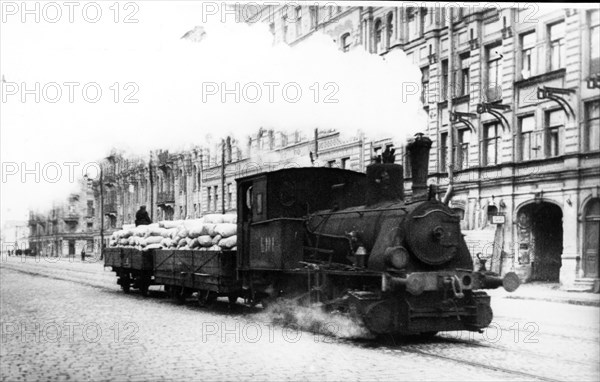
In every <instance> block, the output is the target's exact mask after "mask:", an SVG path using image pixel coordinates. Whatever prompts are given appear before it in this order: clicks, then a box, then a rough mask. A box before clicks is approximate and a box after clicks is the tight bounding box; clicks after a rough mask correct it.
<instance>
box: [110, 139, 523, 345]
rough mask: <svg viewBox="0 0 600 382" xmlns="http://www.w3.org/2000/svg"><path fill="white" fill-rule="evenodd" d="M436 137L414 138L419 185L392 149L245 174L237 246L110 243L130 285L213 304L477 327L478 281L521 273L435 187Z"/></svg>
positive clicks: (387, 325)
mask: <svg viewBox="0 0 600 382" xmlns="http://www.w3.org/2000/svg"><path fill="white" fill-rule="evenodd" d="M430 147H431V140H430V139H429V138H427V137H425V136H422V135H417V136H416V137H415V139H414V140H413V141H412V142H410V143H409V145H408V147H407V148H408V153H409V155H410V163H411V170H412V195H411V197H410V198H408V197H405V195H404V186H403V184H404V179H403V168H402V166H401V165H399V164H396V163H394V155H393V152H390V151H386V153H384V155H383V156H382V157H381V158H379V160H378V161H376V163H373V164H371V165H370V166H368V167H367V171H366V174H364V173H359V172H354V171H348V170H342V169H335V168H314V167H311V168H290V169H283V170H278V171H273V172H267V173H261V174H257V175H252V176H247V177H244V178H240V179H237V180H236V182H237V196H238V197H237V214H238V220H237V225H238V228H237V240H238V245H237V251H198V250H151V251H147V252H142V251H137V250H134V249H125V248H110V249H106V250H105V251H106V252H105V259H106V260H105V265H106V266H111V267H112V268H113V270H114V271H115V272H116V273H117V275H118V276H119V281H118V283H119V284H120V285H121V286H122V287H123V289H124V290H125V289H126V290H129V288H130V287H132V286H133V287H134V288H139V289H140V290H142V291H145V290H147V288H148V286H149V285H151V284H158V285H164V286H165V290H167V291H168V292H169V293H171V294H172V295H173V296H174V297H176V298H178V299H180V300H183V299H185V298H186V297H189V296H191V294H192V293H196V295H197V297H198V300H199V301H200V302H201V303H203V304H205V303H207V302H210V301H212V300H214V299H216V298H217V297H218V296H227V297H229V299H230V302H232V303H233V302H235V301H237V300H238V298H240V297H242V298H244V299H245V300H246V301H248V302H250V303H254V304H258V303H261V304H262V305H263V306H268V305H269V304H271V303H273V302H275V301H278V300H280V299H283V300H286V301H294V302H296V303H298V304H303V305H311V306H318V307H319V308H321V309H324V310H325V311H327V312H331V313H332V314H343V315H348V316H350V317H352V318H354V319H356V320H360V321H361V322H362V324H364V326H365V327H366V328H367V329H369V330H370V331H371V332H372V333H374V334H400V335H429V334H433V333H436V332H439V331H453V330H470V331H478V330H481V329H482V328H485V327H487V326H488V325H489V324H490V323H491V321H492V317H493V313H492V309H491V307H490V297H489V295H487V293H485V292H484V291H483V290H482V289H492V288H497V287H499V286H503V287H504V288H505V289H506V290H508V291H514V290H515V289H516V288H517V287H518V285H519V279H518V277H517V276H516V275H515V274H514V273H508V274H506V275H505V276H504V278H501V277H499V276H498V275H496V274H493V273H491V272H487V271H485V269H481V270H478V271H475V270H474V264H473V259H472V257H471V255H470V253H469V251H468V249H467V246H466V243H465V240H464V238H463V235H462V234H461V231H460V224H459V221H460V217H459V216H458V215H456V214H455V213H454V212H453V211H452V210H451V209H450V208H449V207H448V206H446V205H445V204H444V203H442V202H440V201H438V200H437V198H436V195H435V192H433V190H432V189H431V188H428V187H427V166H428V158H429V150H430Z"/></svg>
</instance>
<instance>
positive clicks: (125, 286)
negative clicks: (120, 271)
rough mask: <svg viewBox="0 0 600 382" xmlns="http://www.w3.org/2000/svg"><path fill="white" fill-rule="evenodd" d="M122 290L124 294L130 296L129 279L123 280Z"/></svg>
mask: <svg viewBox="0 0 600 382" xmlns="http://www.w3.org/2000/svg"><path fill="white" fill-rule="evenodd" d="M121 289H122V290H123V293H126V294H128V293H129V292H130V291H131V285H130V284H129V279H121Z"/></svg>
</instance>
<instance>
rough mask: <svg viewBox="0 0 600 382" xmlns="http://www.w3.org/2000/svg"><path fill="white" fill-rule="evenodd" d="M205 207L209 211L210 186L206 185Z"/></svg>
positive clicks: (210, 204) (210, 202)
mask: <svg viewBox="0 0 600 382" xmlns="http://www.w3.org/2000/svg"><path fill="white" fill-rule="evenodd" d="M206 197H207V198H206V208H207V209H208V210H209V211H210V210H211V207H212V189H211V187H206Z"/></svg>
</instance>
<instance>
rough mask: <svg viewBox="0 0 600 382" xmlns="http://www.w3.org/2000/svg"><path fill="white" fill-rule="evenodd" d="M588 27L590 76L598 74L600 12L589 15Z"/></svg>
mask: <svg viewBox="0 0 600 382" xmlns="http://www.w3.org/2000/svg"><path fill="white" fill-rule="evenodd" d="M589 25H590V74H597V73H600V11H598V10H597V9H595V10H593V11H590V13H589Z"/></svg>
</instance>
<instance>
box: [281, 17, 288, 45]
mask: <svg viewBox="0 0 600 382" xmlns="http://www.w3.org/2000/svg"><path fill="white" fill-rule="evenodd" d="M281 22H282V23H283V42H288V22H287V15H284V17H283V18H282V19H281Z"/></svg>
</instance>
